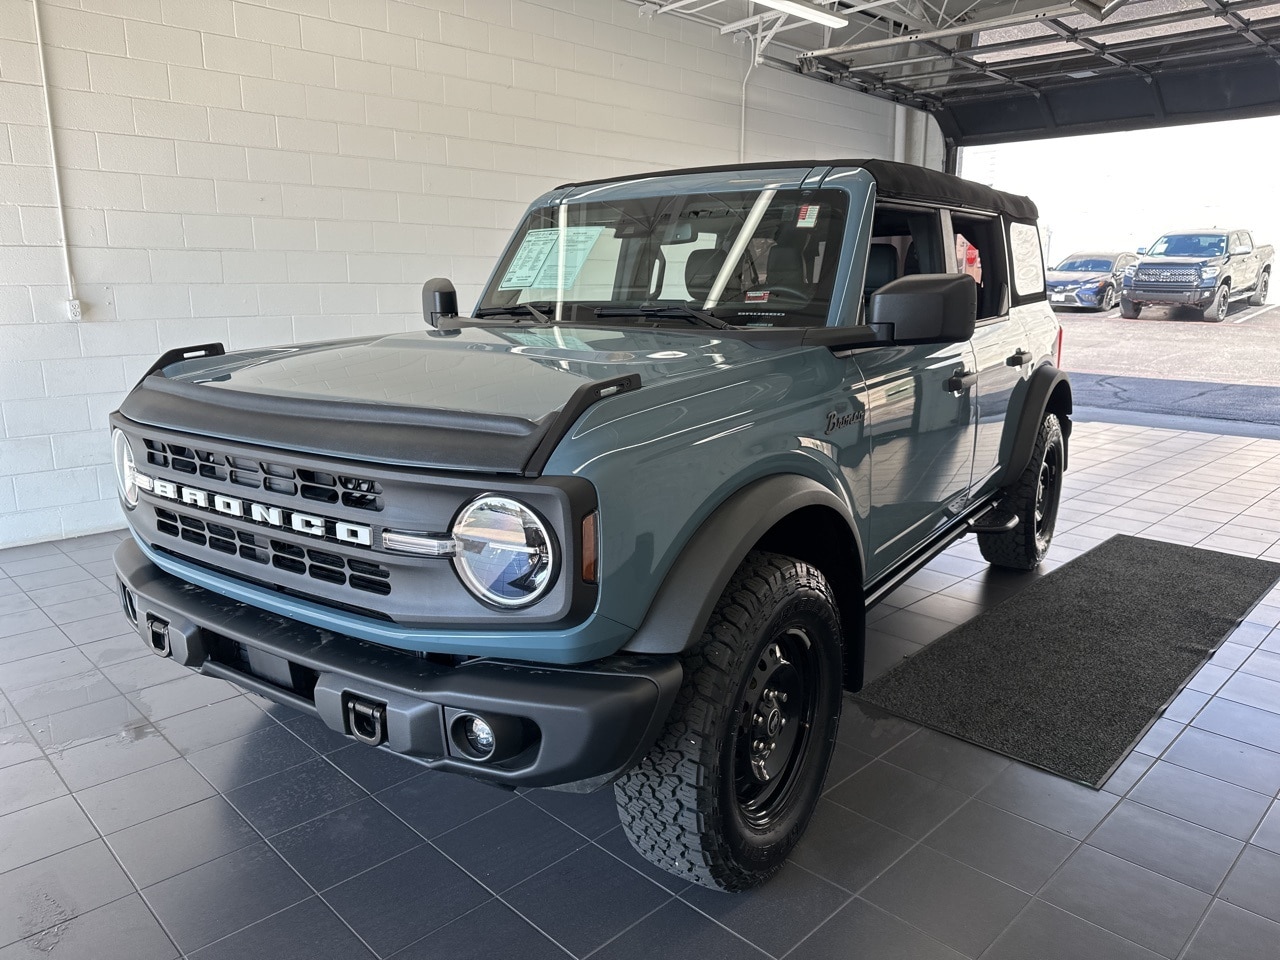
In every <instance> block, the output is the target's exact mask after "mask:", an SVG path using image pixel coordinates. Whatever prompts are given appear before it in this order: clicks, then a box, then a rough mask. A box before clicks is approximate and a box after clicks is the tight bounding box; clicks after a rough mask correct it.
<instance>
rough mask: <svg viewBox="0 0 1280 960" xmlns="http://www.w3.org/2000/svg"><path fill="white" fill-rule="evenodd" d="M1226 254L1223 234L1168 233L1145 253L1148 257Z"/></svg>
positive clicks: (1216, 255)
mask: <svg viewBox="0 0 1280 960" xmlns="http://www.w3.org/2000/svg"><path fill="white" fill-rule="evenodd" d="M1226 252H1227V235H1226V234H1225V233H1170V234H1168V235H1167V236H1163V237H1161V238H1160V239H1159V240H1157V241H1156V242H1155V244H1154V245H1153V246H1152V247H1151V249H1150V250H1148V251H1147V256H1149V257H1220V256H1222V255H1223V254H1224V253H1226Z"/></svg>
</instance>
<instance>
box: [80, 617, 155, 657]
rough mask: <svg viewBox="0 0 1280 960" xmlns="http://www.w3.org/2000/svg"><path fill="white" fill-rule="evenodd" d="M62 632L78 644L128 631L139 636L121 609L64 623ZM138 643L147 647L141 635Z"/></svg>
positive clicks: (117, 635) (119, 634)
mask: <svg viewBox="0 0 1280 960" xmlns="http://www.w3.org/2000/svg"><path fill="white" fill-rule="evenodd" d="M62 632H63V633H65V634H66V635H67V637H68V638H70V640H71V642H72V643H74V644H76V645H77V646H78V645H80V644H82V643H93V642H94V641H95V640H105V639H106V638H107V637H119V636H121V635H123V634H126V633H128V634H132V635H133V636H135V637H137V636H138V634H137V632H136V631H135V630H134V627H133V624H131V623H130V622H129V621H128V620H127V619H125V615H124V614H123V613H121V612H120V611H119V610H117V611H115V612H114V613H108V614H104V615H103V616H100V617H90V618H89V619H88V620H77V621H75V622H74V623H64V624H63V625H62ZM137 643H138V646H139V647H142V648H143V649H144V650H145V649H146V647H145V646H143V643H142V638H141V637H138V640H137ZM157 659H158V658H157Z"/></svg>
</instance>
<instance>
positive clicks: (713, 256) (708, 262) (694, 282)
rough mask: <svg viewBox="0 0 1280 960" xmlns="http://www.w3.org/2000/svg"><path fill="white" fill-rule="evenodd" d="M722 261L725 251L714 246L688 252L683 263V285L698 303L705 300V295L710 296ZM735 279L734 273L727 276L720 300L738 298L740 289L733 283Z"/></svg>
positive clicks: (722, 265)
mask: <svg viewBox="0 0 1280 960" xmlns="http://www.w3.org/2000/svg"><path fill="white" fill-rule="evenodd" d="M724 261H725V252H724V251H723V250H717V249H716V248H714V247H712V248H708V249H703V250H694V251H693V252H692V253H690V254H689V259H688V260H686V261H685V264H684V285H685V288H686V289H687V290H688V291H689V298H690V299H691V300H697V301H698V302H699V303H705V302H706V299H707V297H709V296H711V288H712V287H714V286H715V283H716V277H718V276H719V275H720V270H721V269H722V268H723V267H724ZM736 279H737V278H736V275H734V276H730V277H729V283H728V284H727V285H726V286H725V290H724V294H723V295H722V296H721V297H720V299H721V300H736V299H739V298H740V293H741V291H739V290H738V289H737V288H736V286H735V283H734V281H735V280H736Z"/></svg>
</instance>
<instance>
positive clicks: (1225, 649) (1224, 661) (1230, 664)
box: [1209, 640, 1253, 670]
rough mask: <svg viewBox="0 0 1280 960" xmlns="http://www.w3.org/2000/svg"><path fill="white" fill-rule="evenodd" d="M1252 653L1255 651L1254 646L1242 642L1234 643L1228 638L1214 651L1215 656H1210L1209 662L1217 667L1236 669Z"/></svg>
mask: <svg viewBox="0 0 1280 960" xmlns="http://www.w3.org/2000/svg"><path fill="white" fill-rule="evenodd" d="M1251 653H1253V648H1252V647H1249V646H1245V645H1244V644H1242V643H1232V642H1231V641H1230V640H1228V641H1227V642H1226V643H1224V644H1223V645H1222V646H1220V647H1219V648H1218V649H1217V650H1215V651H1214V653H1213V656H1211V657H1210V658H1209V663H1211V664H1213V665H1214V666H1215V667H1223V668H1224V669H1227V670H1235V669H1236V667H1238V666H1240V664H1242V663H1244V662H1245V661H1246V660H1248V659H1249V655H1250V654H1251Z"/></svg>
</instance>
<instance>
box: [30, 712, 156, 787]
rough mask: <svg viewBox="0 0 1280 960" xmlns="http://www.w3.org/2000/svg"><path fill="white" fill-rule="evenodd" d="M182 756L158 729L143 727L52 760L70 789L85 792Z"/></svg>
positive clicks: (146, 725)
mask: <svg viewBox="0 0 1280 960" xmlns="http://www.w3.org/2000/svg"><path fill="white" fill-rule="evenodd" d="M177 755H178V753H177V751H176V750H174V749H173V747H171V746H170V745H169V743H168V742H167V741H166V740H164V739H163V738H162V737H161V736H160V734H159V731H157V730H156V728H155V727H153V726H151V725H150V724H149V723H148V724H139V725H137V726H134V727H131V728H129V729H128V730H126V731H124V732H123V733H119V734H117V735H116V736H114V737H104V738H103V739H101V740H94V741H93V742H92V743H86V744H84V745H82V746H79V747H71V748H70V749H68V750H63V751H61V752H59V753H55V754H53V755H52V756H51V758H50V759H52V760H53V765H54V766H55V767H57V768H58V772H59V773H60V774H62V776H63V779H65V780H66V781H67V786H69V787H70V788H71V789H72V790H83V789H85V788H86V787H92V786H95V785H97V784H99V783H106V782H107V781H108V780H114V779H116V778H117V777H123V776H127V775H128V774H131V773H136V772H137V771H139V770H145V769H146V768H147V767H154V766H156V765H157V764H161V763H164V762H165V761H167V760H172V759H174V758H175V757H177Z"/></svg>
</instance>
